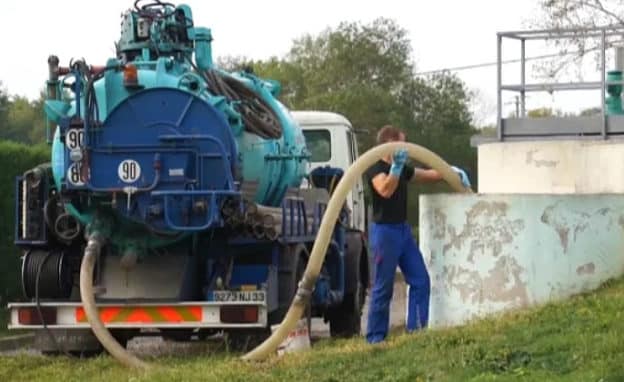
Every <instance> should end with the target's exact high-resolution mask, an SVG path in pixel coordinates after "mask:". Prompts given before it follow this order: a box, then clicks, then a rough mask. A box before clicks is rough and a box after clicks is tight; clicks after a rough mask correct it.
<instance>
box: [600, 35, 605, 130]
mask: <svg viewBox="0 0 624 382" xmlns="http://www.w3.org/2000/svg"><path fill="white" fill-rule="evenodd" d="M600 47H601V50H602V52H601V57H600V69H601V75H600V83H601V92H600V98H601V105H600V106H601V108H602V139H607V113H606V111H605V106H606V105H605V97H606V96H605V92H606V91H607V89H606V84H605V81H606V75H607V72H606V57H605V55H606V51H605V49H606V35H605V30H604V29H603V30H602V34H601V38H600Z"/></svg>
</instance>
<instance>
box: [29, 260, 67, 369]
mask: <svg viewBox="0 0 624 382" xmlns="http://www.w3.org/2000/svg"><path fill="white" fill-rule="evenodd" d="M51 254H52V253H51V252H47V253H46V254H45V256H44V258H43V261H42V262H41V263H40V264H39V266H38V267H37V277H36V278H35V304H36V306H37V314H38V315H39V320H40V321H41V324H42V325H43V330H44V331H45V332H46V334H47V335H48V337H49V338H50V341H51V342H52V343H53V344H54V347H55V348H56V350H58V351H59V352H60V353H63V354H65V355H66V356H68V357H71V354H69V353H68V352H67V351H66V350H65V349H64V348H62V347H61V345H60V344H59V342H58V341H57V340H56V337H54V333H52V331H51V330H50V328H48V325H47V324H46V322H45V320H44V319H43V312H42V311H41V301H40V300H39V279H40V278H41V271H42V270H43V266H44V265H45V263H46V262H47V261H48V259H49V258H50V255H51Z"/></svg>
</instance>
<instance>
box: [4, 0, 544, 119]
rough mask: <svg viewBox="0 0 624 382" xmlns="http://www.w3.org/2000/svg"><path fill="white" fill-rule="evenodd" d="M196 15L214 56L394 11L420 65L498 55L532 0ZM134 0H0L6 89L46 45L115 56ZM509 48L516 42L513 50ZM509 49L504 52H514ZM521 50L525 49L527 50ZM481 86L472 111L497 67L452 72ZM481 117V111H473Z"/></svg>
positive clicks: (489, 88)
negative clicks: (505, 34) (503, 36)
mask: <svg viewBox="0 0 624 382" xmlns="http://www.w3.org/2000/svg"><path fill="white" fill-rule="evenodd" d="M185 3H186V4H189V5H190V6H191V7H192V9H193V17H194V19H195V25H198V26H206V27H209V28H211V29H212V34H213V37H214V41H213V54H214V55H215V56H226V55H233V56H246V57H250V58H254V59H263V58H268V57H270V56H282V55H284V54H285V53H286V52H287V51H288V50H289V48H290V46H291V44H292V40H293V39H295V38H297V37H299V36H301V35H303V34H306V33H310V34H317V33H319V32H320V31H322V30H323V29H325V28H327V27H335V26H337V25H338V24H339V23H340V22H341V21H360V22H364V23H366V22H370V21H372V20H373V19H375V18H376V17H379V16H384V17H388V18H392V19H394V20H396V21H397V22H398V24H399V25H400V26H402V27H403V28H405V29H407V30H408V31H409V37H410V40H411V42H412V46H413V52H414V60H415V62H416V67H417V68H418V70H420V71H426V70H435V69H441V68H448V67H457V66H462V65H470V64H475V63H482V62H491V61H494V60H495V59H496V32H497V31H504V30H517V29H523V28H525V27H526V25H527V24H526V22H527V21H529V20H531V19H532V18H535V16H536V15H537V0H521V1H520V0H473V1H463V0H436V1H426V2H425V1H406V0H384V1H379V0H376V1H369V0H366V1H362V0H360V1H352V0H348V1H338V0H333V1H329V0H316V1H306V2H300V1H285V0H264V1H240V0H238V1H237V0H230V1H228V2H223V1H222V2H217V1H207V0H187V1H186V2H185ZM132 4H133V1H132V0H107V1H92V0H54V1H37V2H34V1H25V0H21V1H17V0H12V1H7V0H5V1H3V7H2V11H1V12H0V36H2V50H3V54H2V59H1V60H0V81H2V82H3V85H4V87H5V88H6V89H7V90H8V92H9V93H10V94H19V95H25V96H27V97H29V98H36V97H37V96H38V93H39V91H40V89H41V88H42V87H43V84H44V82H45V80H46V75H47V64H46V60H47V57H48V55H49V54H52V53H53V54H56V55H58V56H59V58H60V59H61V63H62V64H64V65H67V64H68V63H69V60H70V59H71V58H72V57H84V58H85V59H86V60H87V63H89V64H96V65H101V64H104V63H105V62H106V59H107V58H108V57H112V56H114V45H113V44H114V41H116V40H117V39H118V36H119V23H120V14H121V12H122V11H123V10H125V9H127V8H129V7H131V6H132ZM512 50H513V52H512ZM517 52H518V50H516V49H508V50H507V51H505V53H506V54H505V56H507V57H509V58H516V57H512V56H511V55H510V54H508V53H516V54H517ZM527 54H528V55H531V54H532V52H531V51H530V50H529V51H528V52H527ZM457 74H458V75H459V76H460V78H462V79H463V80H464V81H465V82H466V84H467V85H468V86H469V87H470V88H471V89H474V90H476V91H477V92H478V93H479V100H480V102H479V103H478V105H477V106H476V107H475V111H476V112H477V114H489V115H491V114H492V113H493V111H494V110H495V109H494V108H495V99H496V97H495V90H496V72H495V67H489V68H484V69H476V70H467V71H461V72H458V73H457ZM478 117H481V116H478Z"/></svg>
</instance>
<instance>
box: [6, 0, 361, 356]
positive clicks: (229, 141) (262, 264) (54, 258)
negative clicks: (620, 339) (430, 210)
mask: <svg viewBox="0 0 624 382" xmlns="http://www.w3.org/2000/svg"><path fill="white" fill-rule="evenodd" d="M211 40H212V36H211V31H210V29H208V28H204V27H198V26H195V23H194V19H193V15H192V13H191V9H190V8H189V7H188V6H186V5H178V6H174V5H172V4H170V3H163V2H161V1H159V0H156V1H151V2H148V3H145V2H142V1H137V2H135V3H134V7H133V9H130V10H128V11H127V12H125V13H124V14H123V15H122V21H121V35H120V38H119V40H118V42H117V44H116V49H117V53H116V54H117V56H116V57H115V58H111V59H109V60H108V61H107V62H106V64H105V65H103V66H93V65H88V64H87V63H86V62H85V61H84V60H76V61H72V62H70V63H69V65H68V66H61V65H60V63H59V59H58V58H57V57H56V56H50V57H49V59H48V66H49V78H48V80H47V100H46V101H45V113H46V116H47V119H48V121H49V126H50V127H51V128H50V129H49V130H48V142H49V143H50V144H51V158H50V161H49V162H48V163H42V164H41V165H39V166H37V167H35V168H33V169H31V170H29V171H27V172H26V173H24V174H23V175H22V176H19V177H18V178H17V180H16V190H15V192H16V198H15V213H16V219H15V220H16V226H15V244H16V246H18V247H19V249H20V250H21V254H22V255H21V256H22V269H21V276H22V277H21V280H22V286H23V292H24V299H23V301H21V302H15V303H11V304H9V309H10V312H11V315H10V322H9V327H10V328H11V329H29V330H33V331H34V332H35V333H36V342H35V343H36V346H37V347H38V348H39V349H40V350H42V351H44V352H47V353H55V352H65V353H67V352H70V353H72V352H75V353H84V352H91V351H96V352H97V351H98V349H99V350H101V348H100V344H99V342H98V341H97V339H96V338H95V337H94V336H93V335H92V332H91V326H90V323H89V320H88V319H87V318H88V317H87V315H86V314H85V309H84V306H83V305H82V304H81V296H80V287H79V282H78V275H79V271H80V265H81V261H82V258H83V256H84V253H85V251H86V250H88V248H87V247H88V246H87V243H88V240H89V238H92V239H93V238H95V239H97V243H98V254H97V260H96V265H95V270H94V272H93V285H92V286H91V287H92V289H93V293H94V295H95V301H96V304H97V309H98V312H99V317H100V320H101V321H102V322H103V323H104V325H105V326H106V328H107V329H108V330H109V331H110V333H111V334H112V336H113V337H114V338H115V339H116V340H117V341H118V342H119V343H120V344H122V345H124V344H127V341H128V340H129V339H131V338H133V337H136V336H144V335H158V336H162V337H164V338H168V339H173V340H179V341H188V340H196V339H204V338H206V337H208V336H213V335H219V334H223V335H224V338H226V339H227V341H228V343H229V344H230V345H231V346H235V347H241V346H243V345H241V344H245V345H247V347H249V346H251V345H252V344H254V343H257V342H258V341H259V340H262V339H264V338H266V337H267V336H268V335H269V334H270V327H271V325H273V324H276V323H279V322H280V321H281V320H282V318H283V316H284V314H285V312H286V311H287V309H288V307H289V305H290V303H291V301H292V300H293V297H294V294H295V292H296V290H297V283H298V280H299V279H300V278H301V276H302V273H303V271H304V269H305V266H306V262H307V259H308V256H309V251H310V249H311V246H312V244H313V242H314V239H315V235H316V232H317V230H318V226H319V224H320V221H321V218H322V216H323V214H324V212H325V207H326V205H327V201H328V200H329V196H330V195H331V194H332V191H333V188H334V187H335V186H336V185H337V183H338V180H339V179H340V178H341V176H342V174H343V173H344V171H345V170H346V167H347V166H348V165H349V164H350V163H351V162H353V161H354V160H355V159H356V157H357V145H356V143H355V136H354V134H353V129H352V128H351V126H350V124H349V123H348V121H347V120H346V119H345V118H343V117H341V116H339V115H336V114H332V113H326V112H290V111H289V110H287V109H286V107H285V106H284V105H282V104H281V103H280V102H279V101H278V95H279V92H280V85H279V83H277V82H275V81H271V80H267V79H262V78H259V77H258V76H256V75H254V73H253V72H252V70H243V71H240V72H228V71H224V70H222V69H220V68H218V67H217V66H215V64H214V63H213V60H212V51H211ZM297 118H299V122H298V121H297ZM336 164H338V165H336ZM363 207H364V205H363V198H362V188H361V184H359V185H358V186H357V187H355V188H354V190H353V193H352V195H351V196H350V197H349V200H348V202H347V203H345V205H344V207H343V209H342V211H341V213H340V215H339V216H340V217H339V221H338V222H337V224H336V227H335V229H334V231H333V234H332V240H331V243H330V245H329V248H328V252H327V254H326V258H325V261H324V264H323V267H322V272H321V275H320V277H319V279H318V281H317V282H316V284H315V287H314V290H313V295H312V297H311V300H310V301H311V302H310V304H309V306H308V307H307V309H306V312H307V314H306V315H307V317H306V318H307V319H308V322H309V321H310V319H311V317H322V318H324V319H325V321H326V322H329V326H330V332H331V335H332V336H353V335H357V334H359V332H360V318H361V314H362V305H363V302H364V298H365V295H366V290H367V287H368V284H369V268H370V267H369V262H368V254H367V245H366V238H365V229H364V224H363V222H364V218H365V216H364V215H365V214H364V213H363V212H362V211H363Z"/></svg>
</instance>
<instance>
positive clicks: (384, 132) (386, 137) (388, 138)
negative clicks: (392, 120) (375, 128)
mask: <svg viewBox="0 0 624 382" xmlns="http://www.w3.org/2000/svg"><path fill="white" fill-rule="evenodd" d="M406 139H407V137H406V136H405V133H404V132H403V130H401V129H399V128H398V127H394V126H392V125H386V126H384V127H382V128H381V129H379V132H377V144H378V145H381V144H384V143H388V142H405V141H406ZM383 160H384V161H385V162H388V163H391V162H392V155H386V156H385V157H384V158H383Z"/></svg>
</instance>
